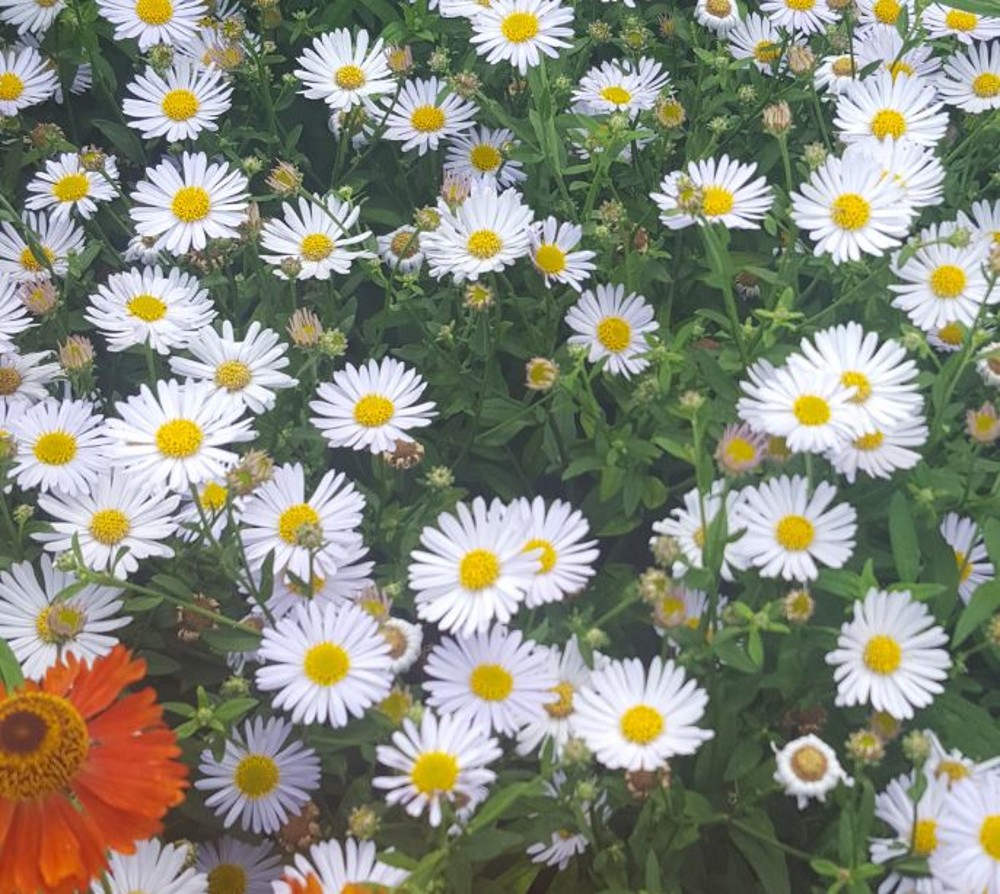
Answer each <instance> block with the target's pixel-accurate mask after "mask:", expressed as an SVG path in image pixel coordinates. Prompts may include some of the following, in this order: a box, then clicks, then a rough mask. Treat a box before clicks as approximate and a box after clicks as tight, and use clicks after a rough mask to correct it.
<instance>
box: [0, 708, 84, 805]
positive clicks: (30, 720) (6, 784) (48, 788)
mask: <svg viewBox="0 0 1000 894" xmlns="http://www.w3.org/2000/svg"><path fill="white" fill-rule="evenodd" d="M89 750H90V739H89V736H88V735H87V726H86V724H85V723H84V720H83V717H81V716H80V712H79V711H78V710H77V709H76V707H75V706H74V705H73V703H72V702H70V701H69V699H65V698H62V697H61V696H58V695H51V694H50V693H47V692H20V693H16V694H14V695H8V696H7V697H6V698H4V699H2V700H0V798H2V799H3V800H5V801H15V802H18V801H32V800H34V799H35V798H44V797H47V796H48V795H51V794H53V793H54V792H57V791H60V790H62V789H65V787H66V785H67V784H68V783H69V782H70V781H71V780H72V779H73V777H74V776H76V773H77V771H78V770H79V769H80V766H81V765H82V764H83V762H84V760H85V759H86V757H87V752H88V751H89Z"/></svg>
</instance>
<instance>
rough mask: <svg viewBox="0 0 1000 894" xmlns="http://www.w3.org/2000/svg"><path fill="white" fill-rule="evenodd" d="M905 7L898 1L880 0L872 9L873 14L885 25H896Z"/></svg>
mask: <svg viewBox="0 0 1000 894" xmlns="http://www.w3.org/2000/svg"><path fill="white" fill-rule="evenodd" d="M902 11H903V7H902V6H901V5H900V4H899V3H897V2H896V0H878V2H877V3H876V4H875V5H874V6H873V7H872V14H873V15H874V16H875V18H876V19H877V20H878V21H879V22H881V23H882V24H883V25H895V24H896V19H898V18H899V14H900V13H901V12H902Z"/></svg>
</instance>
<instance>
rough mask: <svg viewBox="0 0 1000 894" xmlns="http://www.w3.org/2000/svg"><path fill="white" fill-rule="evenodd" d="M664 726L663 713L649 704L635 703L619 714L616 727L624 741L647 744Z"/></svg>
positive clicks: (657, 735)
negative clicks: (619, 718) (619, 717)
mask: <svg viewBox="0 0 1000 894" xmlns="http://www.w3.org/2000/svg"><path fill="white" fill-rule="evenodd" d="M664 726H665V723H664V720H663V715H662V714H661V713H660V712H659V711H657V710H656V708H651V707H650V706H649V705H636V706H635V707H632V708H629V709H628V710H627V711H626V712H625V713H624V714H622V716H621V720H620V721H619V722H618V727H619V729H620V730H621V734H622V735H623V736H624V737H625V739H626V741H629V742H634V743H635V744H636V745H648V744H649V743H650V742H652V741H653V740H654V739H656V738H658V737H659V736H660V734H661V733H662V732H663V728H664Z"/></svg>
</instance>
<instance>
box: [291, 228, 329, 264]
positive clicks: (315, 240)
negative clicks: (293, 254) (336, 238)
mask: <svg viewBox="0 0 1000 894" xmlns="http://www.w3.org/2000/svg"><path fill="white" fill-rule="evenodd" d="M336 247H337V246H336V245H334V242H333V240H332V239H331V238H330V237H329V236H327V235H326V234H325V233H310V234H309V235H308V236H306V237H305V238H304V239H303V240H302V245H300V246H299V254H301V255H302V257H303V258H305V259H306V260H307V261H325V260H326V259H327V258H328V257H330V255H331V254H333V250H334V249H335V248H336Z"/></svg>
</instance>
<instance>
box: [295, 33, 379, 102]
mask: <svg viewBox="0 0 1000 894" xmlns="http://www.w3.org/2000/svg"><path fill="white" fill-rule="evenodd" d="M370 41H371V38H370V37H369V35H368V32H367V31H365V29H364V28H360V29H358V33H357V37H356V38H354V39H353V40H352V39H351V32H350V31H348V30H347V29H346V28H336V29H334V30H333V31H327V32H326V33H325V34H320V35H319V36H318V37H316V38H315V39H314V40H313V42H312V46H309V47H307V48H306V49H305V50H303V51H302V55H301V56H299V57H298V59H296V60H295V61H296V62H298V64H299V65H300V66H301V68H297V69H295V77H297V78H298V79H299V80H300V81H302V84H303V88H304V89H302V90H300V91H299V93H301V94H302V95H303V96H305V97H306V98H307V99H322V100H323V101H324V102H325V103H326V104H327V105H328V106H329V107H330V108H331V109H336V110H344V109H350V108H352V107H353V106H356V105H361V104H363V103H365V102H370V101H371V100H373V99H375V98H376V97H378V96H382V95H384V94H386V93H392V92H393V90H394V89H395V82H394V80H393V77H392V71H391V70H390V69H389V64H388V61H387V59H386V53H385V45H384V43H383V41H382V38H381V37H380V38H377V39H376V40H375V42H374V43H372V44H371V45H370V46H369V42H370Z"/></svg>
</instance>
